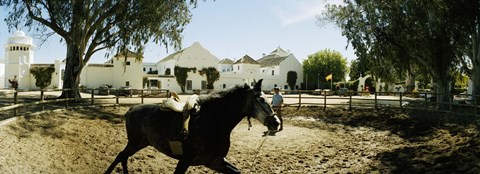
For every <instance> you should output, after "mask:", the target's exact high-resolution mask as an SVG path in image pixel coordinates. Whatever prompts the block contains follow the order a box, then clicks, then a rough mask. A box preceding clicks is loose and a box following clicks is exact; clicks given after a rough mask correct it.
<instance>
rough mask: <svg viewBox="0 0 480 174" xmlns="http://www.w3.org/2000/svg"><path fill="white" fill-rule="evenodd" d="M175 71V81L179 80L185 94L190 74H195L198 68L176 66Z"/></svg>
mask: <svg viewBox="0 0 480 174" xmlns="http://www.w3.org/2000/svg"><path fill="white" fill-rule="evenodd" d="M173 71H174V73H175V79H177V83H178V85H179V86H180V89H181V90H182V93H185V86H186V85H187V78H188V72H190V71H193V73H195V72H196V71H197V68H187V67H180V66H175V68H173Z"/></svg>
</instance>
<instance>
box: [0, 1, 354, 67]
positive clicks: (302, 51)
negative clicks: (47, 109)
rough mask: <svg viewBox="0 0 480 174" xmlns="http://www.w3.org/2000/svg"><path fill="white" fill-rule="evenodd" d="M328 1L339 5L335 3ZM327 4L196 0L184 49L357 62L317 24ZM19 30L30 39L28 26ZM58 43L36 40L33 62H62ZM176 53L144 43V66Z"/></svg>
mask: <svg viewBox="0 0 480 174" xmlns="http://www.w3.org/2000/svg"><path fill="white" fill-rule="evenodd" d="M328 2H335V3H338V2H337V1H336V0H331V1H328ZM325 3H326V2H325V0H301V1H299V0H261V1H258V0H234V1H232V0H229V1H227V0H217V1H211V0H207V2H204V1H199V3H198V7H197V8H196V9H193V10H192V13H193V18H192V22H191V23H190V24H188V25H187V26H186V28H185V31H184V33H183V42H182V45H183V48H186V47H188V46H190V45H192V44H193V43H194V42H200V44H201V45H202V46H203V47H204V48H206V49H208V50H209V51H210V52H211V53H212V54H214V55H215V56H217V57H218V58H219V59H224V58H230V59H238V58H241V57H243V56H244V55H245V54H248V55H249V56H251V57H252V58H254V59H259V58H261V57H262V54H263V53H267V54H268V53H270V52H271V51H273V50H274V49H276V48H277V47H278V46H280V47H281V48H283V49H284V50H290V52H291V53H293V54H294V55H295V56H296V57H297V59H299V61H300V62H302V61H303V60H304V59H306V58H307V56H308V55H310V54H313V53H315V52H317V51H320V50H323V49H331V50H335V51H339V52H340V53H342V55H343V56H344V57H346V58H347V59H348V60H349V61H350V60H352V59H355V58H356V56H355V55H354V53H353V50H352V48H351V47H349V48H348V49H346V46H347V39H346V38H345V37H343V36H342V35H341V31H340V30H339V29H338V28H337V27H335V26H334V25H333V24H327V25H323V26H320V25H318V24H317V22H316V15H318V14H320V13H321V12H322V10H323V9H324V5H325ZM1 11H2V12H0V17H1V19H2V21H1V22H0V44H1V45H5V43H6V42H7V38H8V37H9V36H10V35H11V34H12V32H8V29H7V26H6V23H5V22H4V21H3V19H4V18H5V15H6V14H5V11H4V9H3V8H2V10H1ZM22 30H23V31H24V32H26V33H27V34H28V35H30V36H33V35H34V33H31V32H28V31H27V29H26V28H25V29H22ZM34 40H35V38H34ZM59 40H60V38H59V37H58V36H54V37H51V38H50V39H49V40H47V42H45V43H44V44H43V45H39V42H38V40H35V41H34V42H35V43H36V44H37V49H36V51H35V62H36V63H51V62H53V60H55V59H63V58H64V57H65V53H66V47H65V45H64V44H63V43H59ZM174 51H175V50H168V52H167V50H165V47H164V46H162V45H160V46H159V45H155V44H153V43H152V44H148V45H147V47H146V50H145V55H144V57H145V59H144V62H157V61H158V60H160V59H162V58H164V57H166V56H167V55H169V54H172V53H174ZM4 56H5V52H4V49H0V58H4ZM104 56H105V55H104V53H102V52H99V53H96V54H95V55H93V57H92V59H91V62H96V63H99V62H105V61H106V60H107V58H105V57H104Z"/></svg>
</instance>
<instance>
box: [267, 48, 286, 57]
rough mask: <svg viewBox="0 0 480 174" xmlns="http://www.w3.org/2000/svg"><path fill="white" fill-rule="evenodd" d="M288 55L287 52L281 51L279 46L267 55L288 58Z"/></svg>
mask: <svg viewBox="0 0 480 174" xmlns="http://www.w3.org/2000/svg"><path fill="white" fill-rule="evenodd" d="M288 54H289V52H287V51H285V50H283V49H282V48H280V46H278V47H277V49H275V50H273V51H272V52H270V54H269V55H277V56H279V57H285V56H288Z"/></svg>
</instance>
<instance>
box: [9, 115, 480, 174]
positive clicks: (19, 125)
mask: <svg viewBox="0 0 480 174" xmlns="http://www.w3.org/2000/svg"><path fill="white" fill-rule="evenodd" d="M127 110H128V108H127V107H93V108H92V107H87V108H80V109H74V110H65V109H59V110H54V111H47V112H41V113H35V114H32V115H30V116H28V117H22V118H19V119H18V120H16V121H12V122H10V123H8V124H6V125H4V126H1V127H0V149H2V150H0V173H102V172H103V171H104V170H105V169H106V167H107V166H108V165H109V164H110V162H112V161H113V159H114V158H115V156H116V155H117V153H118V152H120V150H121V149H123V147H124V145H125V144H126V134H125V130H124V129H125V128H124V122H123V119H122V117H123V116H122V115H123V114H124V113H125V112H126V111H127ZM284 113H285V115H286V119H285V120H286V121H285V122H286V124H285V130H284V131H282V132H280V133H278V134H277V135H276V136H269V137H267V139H266V140H265V143H264V144H263V146H262V148H261V149H260V151H257V148H258V147H259V146H260V144H261V143H262V141H264V137H262V136H261V135H262V132H263V131H264V130H265V129H266V128H265V127H263V126H262V125H261V124H259V123H258V122H257V121H254V125H253V127H252V129H251V130H250V131H249V130H248V127H247V123H246V121H245V120H244V121H243V122H241V123H240V124H239V125H238V126H237V127H236V128H235V130H234V131H233V133H232V147H231V149H230V152H229V154H228V156H227V159H228V160H229V161H231V162H232V163H233V164H234V165H235V166H237V167H238V168H240V169H241V170H242V172H243V173H424V172H427V171H430V172H432V171H433V173H452V172H453V173H479V172H480V162H479V160H478V156H479V155H480V153H479V152H480V150H479V144H480V143H478V128H477V126H475V125H476V124H475V123H473V124H472V123H468V122H472V120H448V118H449V117H448V116H447V117H445V119H442V120H443V121H438V122H431V120H422V119H425V118H415V119H413V120H411V119H412V118H414V117H412V116H406V115H404V114H400V113H395V112H385V113H383V112H381V113H375V112H366V113H363V112H362V113H357V112H346V111H342V110H331V111H327V112H324V111H320V110H318V109H315V108H303V109H301V110H300V111H296V110H295V109H293V108H286V110H285V111H284ZM442 118H443V117H442ZM473 121H476V120H473ZM427 122H430V123H428V124H427ZM423 124H425V125H423ZM477 125H478V124H477ZM425 126H428V127H425ZM475 143H477V144H475ZM257 152H258V154H257ZM255 156H256V158H255ZM254 161H255V162H254ZM175 164H176V160H173V159H170V158H168V157H166V156H165V155H163V154H161V153H159V152H157V151H156V150H155V149H153V148H151V147H149V148H146V149H144V150H142V151H140V152H139V153H137V154H135V155H134V156H133V157H131V158H130V159H129V171H130V172H131V173H172V172H173V170H174V168H175ZM121 170H122V169H121V167H120V165H118V166H117V168H116V169H115V171H116V172H121ZM188 173H214V172H213V171H211V170H209V169H206V168H204V167H191V168H189V171H188Z"/></svg>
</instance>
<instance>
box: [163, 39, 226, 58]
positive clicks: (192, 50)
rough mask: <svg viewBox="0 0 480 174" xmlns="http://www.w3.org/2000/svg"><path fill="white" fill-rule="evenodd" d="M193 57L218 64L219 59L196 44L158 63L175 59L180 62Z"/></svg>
mask: <svg viewBox="0 0 480 174" xmlns="http://www.w3.org/2000/svg"><path fill="white" fill-rule="evenodd" d="M192 57H196V58H207V59H214V60H215V61H217V62H218V58H217V57H216V56H215V55H213V54H212V53H210V51H208V50H207V49H205V48H203V47H202V45H200V43H199V42H195V43H193V44H192V45H191V46H190V47H187V48H185V49H182V50H180V51H177V52H175V53H173V54H170V55H169V56H167V57H165V58H163V59H162V60H160V61H158V62H157V63H161V62H166V61H169V60H173V59H176V60H178V61H179V60H182V59H183V60H185V58H187V59H188V58H192Z"/></svg>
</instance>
